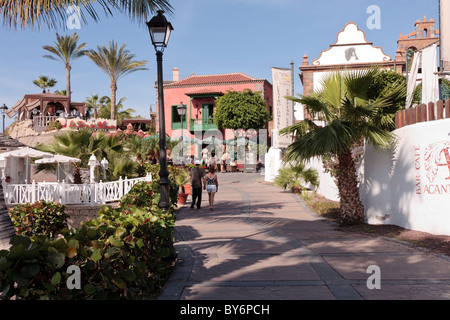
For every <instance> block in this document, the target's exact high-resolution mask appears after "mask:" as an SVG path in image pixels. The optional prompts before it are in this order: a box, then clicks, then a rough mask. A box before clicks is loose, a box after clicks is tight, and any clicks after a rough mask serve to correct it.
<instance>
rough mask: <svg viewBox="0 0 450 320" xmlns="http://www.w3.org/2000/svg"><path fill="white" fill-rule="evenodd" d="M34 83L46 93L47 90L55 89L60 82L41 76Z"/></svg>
mask: <svg viewBox="0 0 450 320" xmlns="http://www.w3.org/2000/svg"><path fill="white" fill-rule="evenodd" d="M33 83H34V84H35V85H37V86H38V87H39V88H41V89H42V93H45V89H47V88H52V87H54V86H55V85H56V84H57V83H58V81H56V80H55V79H54V78H50V77H49V76H39V78H37V79H36V80H33Z"/></svg>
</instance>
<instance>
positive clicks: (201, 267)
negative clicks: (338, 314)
mask: <svg viewBox="0 0 450 320" xmlns="http://www.w3.org/2000/svg"><path fill="white" fill-rule="evenodd" d="M219 182H220V188H219V192H218V193H217V195H216V204H215V210H214V211H210V210H209V209H208V200H207V198H208V197H207V194H206V192H204V193H203V199H202V206H203V207H202V209H200V210H197V209H190V207H189V203H188V204H187V205H186V206H183V207H181V208H179V209H178V210H177V222H176V243H175V245H176V248H177V254H178V256H177V265H176V268H175V270H174V272H173V274H172V276H171V278H170V280H169V281H168V283H167V284H166V286H165V287H164V289H163V291H162V293H161V295H160V297H159V299H160V300H230V299H231V300H241V299H242V300H365V299H367V300H370V299H383V300H411V299H430V300H439V299H449V298H450V272H449V271H450V259H448V258H447V257H445V256H437V255H434V254H430V253H427V252H425V251H422V250H420V249H415V248H412V247H411V246H410V245H408V244H406V243H402V242H399V241H396V240H391V239H387V238H382V237H380V238H374V237H370V236H365V235H360V234H352V233H344V232H341V231H338V230H336V228H335V225H334V224H332V223H331V222H329V221H326V220H324V219H322V218H321V217H319V216H317V215H316V214H314V213H313V212H311V211H310V210H309V209H308V208H307V207H306V206H305V204H304V203H303V202H302V201H301V200H300V199H299V198H298V197H297V196H295V195H293V194H292V193H290V192H287V191H283V190H281V189H280V188H277V187H274V186H271V185H269V184H267V183H265V182H264V176H262V175H260V174H251V173H220V174H219ZM188 201H190V197H189V198H188ZM371 265H376V266H378V267H379V268H380V269H379V270H380V276H381V277H380V285H381V287H380V289H376V288H375V289H369V288H368V286H367V281H368V278H369V277H370V276H371V275H372V273H368V272H367V269H368V267H369V266H371ZM369 282H370V283H374V282H373V281H369Z"/></svg>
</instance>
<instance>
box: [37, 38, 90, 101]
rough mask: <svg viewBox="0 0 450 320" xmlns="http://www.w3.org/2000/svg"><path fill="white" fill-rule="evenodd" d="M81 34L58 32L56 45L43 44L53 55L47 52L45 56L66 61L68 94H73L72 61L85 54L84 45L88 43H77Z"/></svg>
mask: <svg viewBox="0 0 450 320" xmlns="http://www.w3.org/2000/svg"><path fill="white" fill-rule="evenodd" d="M79 39H80V36H78V35H77V34H76V33H74V34H72V35H68V36H59V34H56V42H55V46H54V47H52V46H43V47H42V48H43V49H44V50H47V51H49V52H50V53H51V55H49V54H46V55H44V58H48V59H51V60H56V61H60V62H62V63H64V67H65V69H66V95H67V96H68V97H69V100H70V96H71V91H70V70H71V69H72V65H71V64H72V62H73V61H74V60H75V59H78V58H79V57H82V56H83V55H84V54H85V52H86V51H85V50H83V49H84V47H86V46H87V43H85V42H83V43H82V44H80V45H77V43H78V40H79Z"/></svg>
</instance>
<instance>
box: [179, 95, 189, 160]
mask: <svg viewBox="0 0 450 320" xmlns="http://www.w3.org/2000/svg"><path fill="white" fill-rule="evenodd" d="M186 109H187V107H186V105H185V104H183V102H180V104H179V105H178V106H177V112H178V115H179V116H180V118H181V159H182V163H184V151H183V149H184V145H183V142H184V141H183V139H184V137H183V136H184V134H183V117H184V115H185V114H186Z"/></svg>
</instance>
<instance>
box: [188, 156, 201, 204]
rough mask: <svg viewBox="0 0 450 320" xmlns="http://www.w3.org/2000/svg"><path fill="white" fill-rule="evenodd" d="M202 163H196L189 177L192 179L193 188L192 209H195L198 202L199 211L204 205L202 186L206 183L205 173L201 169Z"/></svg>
mask: <svg viewBox="0 0 450 320" xmlns="http://www.w3.org/2000/svg"><path fill="white" fill-rule="evenodd" d="M199 165H200V161H199V160H196V161H195V167H194V168H192V169H191V172H190V173H189V176H190V178H191V186H192V204H191V209H193V208H194V205H195V204H196V202H197V209H200V205H201V203H202V186H203V184H204V183H205V182H204V179H203V177H204V175H205V172H204V171H203V170H202V169H200V167H199Z"/></svg>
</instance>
